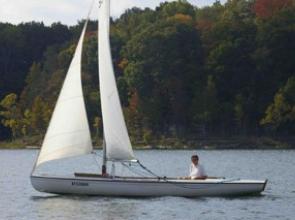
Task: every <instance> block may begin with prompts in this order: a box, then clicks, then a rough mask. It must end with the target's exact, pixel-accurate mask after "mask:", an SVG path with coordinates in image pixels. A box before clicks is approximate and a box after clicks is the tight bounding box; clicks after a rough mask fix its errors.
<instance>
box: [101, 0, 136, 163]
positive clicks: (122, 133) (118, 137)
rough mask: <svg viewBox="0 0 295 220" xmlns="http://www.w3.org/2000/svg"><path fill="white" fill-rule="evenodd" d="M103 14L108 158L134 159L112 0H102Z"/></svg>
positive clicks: (103, 98) (103, 100)
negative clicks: (115, 56)
mask: <svg viewBox="0 0 295 220" xmlns="http://www.w3.org/2000/svg"><path fill="white" fill-rule="evenodd" d="M99 15H100V16H99V31H98V39H99V43H98V44H99V48H98V54H99V81H100V97H101V108H102V118H103V130H104V138H105V144H106V157H107V159H109V160H133V159H134V154H133V150H132V147H131V142H130V139H129V136H128V131H127V128H126V123H125V120H124V116H123V112H122V107H121V103H120V99H119V95H118V89H117V85H116V80H115V76H114V69H113V63H112V55H111V49H110V37H109V34H110V0H100V9H99Z"/></svg>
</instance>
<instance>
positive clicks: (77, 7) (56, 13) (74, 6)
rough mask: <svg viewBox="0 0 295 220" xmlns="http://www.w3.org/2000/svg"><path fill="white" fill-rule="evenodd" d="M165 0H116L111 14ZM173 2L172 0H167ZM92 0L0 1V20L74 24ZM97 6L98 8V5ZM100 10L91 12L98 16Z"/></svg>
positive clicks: (197, 0)
mask: <svg viewBox="0 0 295 220" xmlns="http://www.w3.org/2000/svg"><path fill="white" fill-rule="evenodd" d="M164 1H165V0H113V1H111V14H112V16H114V17H118V16H120V15H121V14H122V13H123V12H124V11H125V10H126V9H128V8H132V7H135V6H136V7H140V8H145V7H150V8H155V7H156V6H158V5H159V4H160V2H164ZM166 1H169V2H171V1H173V0H166ZM97 2H98V0H97ZM189 2H190V3H192V4H194V5H196V6H198V7H203V6H206V5H211V4H212V3H213V2H215V0H189ZM91 3H92V0H0V22H9V23H13V24H18V23H21V22H29V21H43V22H44V23H45V24H46V25H50V24H52V23H53V22H61V23H63V24H68V25H74V24H76V23H77V21H79V20H81V19H85V17H86V15H87V12H88V10H89V7H90V5H91ZM96 8H97V7H96ZM97 11H98V10H97V9H96V10H93V11H92V13H91V18H92V19H96V17H97V16H96V14H97Z"/></svg>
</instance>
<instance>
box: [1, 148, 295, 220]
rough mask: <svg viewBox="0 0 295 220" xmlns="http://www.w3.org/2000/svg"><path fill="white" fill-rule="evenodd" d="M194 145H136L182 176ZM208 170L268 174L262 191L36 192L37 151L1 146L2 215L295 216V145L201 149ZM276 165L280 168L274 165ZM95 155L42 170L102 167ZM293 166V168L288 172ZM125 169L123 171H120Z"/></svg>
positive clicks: (162, 171) (149, 162) (151, 162)
mask: <svg viewBox="0 0 295 220" xmlns="http://www.w3.org/2000/svg"><path fill="white" fill-rule="evenodd" d="M193 153H194V152H192V151H137V152H136V155H137V156H138V158H139V159H140V160H141V161H142V162H143V163H144V164H145V165H146V166H148V167H149V168H151V169H152V170H154V171H157V172H158V173H159V175H167V176H184V175H186V174H187V172H188V166H189V158H190V155H191V154H193ZM198 154H199V155H200V159H201V162H202V163H203V165H204V166H205V167H206V170H207V172H208V173H209V175H212V176H227V177H241V178H255V179H264V178H269V180H270V181H269V184H268V186H267V188H266V191H265V192H264V193H263V195H261V196H243V197H227V198H218V197H217V198H177V197H158V198H128V199H127V198H116V197H113V198H108V197H98V196H64V195H51V194H45V193H39V192H36V191H35V190H34V189H33V188H32V187H31V185H30V180H29V175H30V171H31V168H32V166H33V163H34V160H35V159H36V155H37V151H34V150H23V151H21V150H20V151H9V150H6V151H4V150H2V151H0V167H1V171H0V220H2V219H3V220H10V219H11V220H15V219H17V220H31V219H33V220H34V219H37V220H47V219H50V220H51V219H61V220H68V219H73V220H76V219H77V220H81V219H87V220H88V219H95V220H115V219H116V220H117V219H128V220H129V219H143V220H145V219H157V220H162V219H169V220H170V219H194V220H195V219H202V220H203V219H293V214H294V207H295V190H294V189H295V187H294V185H295V184H294V183H295V176H294V175H290V172H291V171H293V169H294V167H295V161H294V156H295V151H230V150H229V151H227V150H226V151H199V152H198ZM274 167H275V168H276V169H274ZM98 170H99V165H98V164H97V163H95V161H94V160H93V158H90V157H83V158H75V159H74V160H73V159H68V160H64V161H59V162H56V163H51V164H47V165H44V166H43V167H41V168H40V170H39V171H38V172H45V173H55V174H65V175H68V174H72V173H73V172H74V171H77V172H98ZM285 170H290V172H288V173H287V172H284V171H285ZM122 172H124V171H122Z"/></svg>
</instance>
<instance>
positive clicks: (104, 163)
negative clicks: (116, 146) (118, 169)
mask: <svg viewBox="0 0 295 220" xmlns="http://www.w3.org/2000/svg"><path fill="white" fill-rule="evenodd" d="M102 154H103V155H102V166H101V174H102V176H106V175H107V148H106V141H105V137H104V135H103V143H102Z"/></svg>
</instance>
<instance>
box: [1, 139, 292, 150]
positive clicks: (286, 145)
mask: <svg viewBox="0 0 295 220" xmlns="http://www.w3.org/2000/svg"><path fill="white" fill-rule="evenodd" d="M40 145H41V142H40V137H39V136H37V137H30V138H26V139H17V140H14V141H2V142H0V149H7V150H8V149H10V150H13V149H16V150H19V149H40ZM99 146H100V145H99V144H96V143H95V144H94V149H95V150H98V149H101V147H99ZM133 149H134V150H196V149H198V150H287V149H295V138H283V137H278V138H270V137H232V138H207V139H195V140H183V139H177V138H165V139H162V140H155V141H153V143H152V144H144V143H136V142H135V143H134V144H133Z"/></svg>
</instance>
